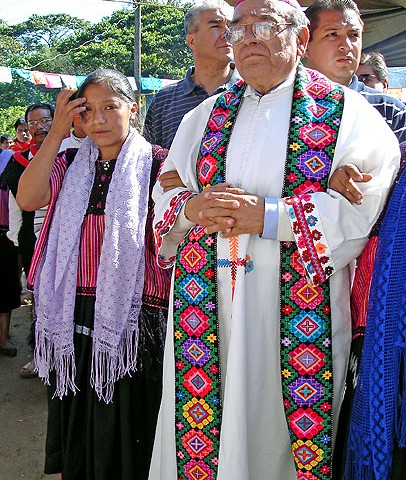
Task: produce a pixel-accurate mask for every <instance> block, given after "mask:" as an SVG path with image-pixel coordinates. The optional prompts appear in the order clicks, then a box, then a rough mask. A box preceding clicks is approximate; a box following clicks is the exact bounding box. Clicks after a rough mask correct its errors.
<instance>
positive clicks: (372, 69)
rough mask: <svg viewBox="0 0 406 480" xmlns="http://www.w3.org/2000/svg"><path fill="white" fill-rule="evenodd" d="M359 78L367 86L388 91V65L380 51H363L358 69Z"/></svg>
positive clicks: (384, 91)
mask: <svg viewBox="0 0 406 480" xmlns="http://www.w3.org/2000/svg"><path fill="white" fill-rule="evenodd" d="M356 74H357V77H358V80H359V81H360V82H362V83H364V84H365V85H366V86H367V87H370V88H373V89H375V90H379V91H380V92H383V93H386V92H387V90H388V86H389V79H388V67H387V66H386V62H385V57H384V56H383V55H382V54H381V53H379V52H371V53H363V54H362V55H361V61H360V64H359V67H358V70H357V71H356Z"/></svg>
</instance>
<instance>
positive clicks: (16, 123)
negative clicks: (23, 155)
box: [14, 117, 27, 130]
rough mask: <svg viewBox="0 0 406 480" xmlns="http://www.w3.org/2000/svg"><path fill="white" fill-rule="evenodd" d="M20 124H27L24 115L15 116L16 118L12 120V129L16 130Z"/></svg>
mask: <svg viewBox="0 0 406 480" xmlns="http://www.w3.org/2000/svg"><path fill="white" fill-rule="evenodd" d="M20 125H27V122H26V121H25V119H24V117H19V118H17V120H16V121H15V122H14V130H17V128H18V127H19V126H20Z"/></svg>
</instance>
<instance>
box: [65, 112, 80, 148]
mask: <svg viewBox="0 0 406 480" xmlns="http://www.w3.org/2000/svg"><path fill="white" fill-rule="evenodd" d="M85 138H86V133H85V131H84V130H83V127H82V121H81V119H80V115H76V117H75V118H74V119H73V122H72V131H70V132H69V135H68V136H67V137H66V138H64V139H63V140H62V143H61V152H64V151H65V150H67V149H68V148H79V147H80V146H81V145H82V142H83V140H84V139H85Z"/></svg>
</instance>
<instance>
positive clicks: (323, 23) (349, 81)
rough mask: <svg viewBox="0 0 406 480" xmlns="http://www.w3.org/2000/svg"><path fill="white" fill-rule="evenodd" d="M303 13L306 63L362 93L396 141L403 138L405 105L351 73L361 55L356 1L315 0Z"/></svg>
mask: <svg viewBox="0 0 406 480" xmlns="http://www.w3.org/2000/svg"><path fill="white" fill-rule="evenodd" d="M305 13H306V16H307V18H308V19H309V21H310V24H309V30H310V40H309V44H308V46H307V52H306V57H307V64H308V67H309V68H312V69H314V70H318V71H319V72H321V73H323V74H324V75H325V76H326V77H328V78H329V79H330V80H332V81H334V82H337V83H340V84H342V85H345V86H347V87H349V88H351V89H352V90H355V91H357V92H359V93H360V94H361V95H363V96H364V98H365V99H366V100H367V101H368V102H369V103H370V104H371V105H372V106H373V107H375V108H376V109H377V110H378V111H379V113H380V114H381V115H382V116H383V117H384V118H385V120H386V122H387V123H388V125H389V126H390V128H391V129H392V131H393V133H394V134H395V135H396V137H397V139H398V141H399V143H401V142H404V141H406V106H405V105H404V104H403V103H402V102H401V101H400V100H397V99H396V98H394V97H391V96H389V95H386V94H384V93H382V92H379V91H377V90H373V89H372V88H369V87H367V86H365V85H364V84H363V83H362V82H360V81H359V80H358V78H357V76H356V75H355V72H356V70H357V68H358V66H359V63H360V59H361V50H362V32H363V26H364V22H363V21H362V20H361V15H360V12H359V10H358V7H357V5H356V3H355V2H353V1H352V0H316V2H314V3H313V4H312V5H311V6H310V7H309V8H308V9H307V10H306V12H305Z"/></svg>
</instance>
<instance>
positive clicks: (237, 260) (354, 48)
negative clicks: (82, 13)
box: [0, 0, 406, 480]
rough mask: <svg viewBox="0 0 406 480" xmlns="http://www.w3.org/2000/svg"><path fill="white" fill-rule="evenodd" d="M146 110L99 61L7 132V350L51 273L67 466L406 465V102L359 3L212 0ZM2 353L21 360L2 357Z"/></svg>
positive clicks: (231, 479) (306, 470) (2, 323)
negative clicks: (368, 32) (393, 88)
mask: <svg viewBox="0 0 406 480" xmlns="http://www.w3.org/2000/svg"><path fill="white" fill-rule="evenodd" d="M184 23H185V35H186V42H187V45H188V46H189V48H190V50H191V52H192V55H193V60H194V64H193V66H191V67H190V69H189V70H188V72H187V74H186V76H185V78H184V79H182V80H181V81H179V82H178V83H176V84H173V85H170V86H168V87H165V88H163V89H162V90H161V91H159V92H158V93H157V94H156V96H155V97H154V100H153V101H152V103H151V105H150V107H149V109H148V112H147V114H146V118H145V122H144V128H143V131H142V132H139V131H138V129H137V122H136V117H137V110H138V106H137V104H136V102H135V97H134V92H133V90H132V88H131V84H130V83H129V81H128V79H127V77H126V76H125V75H123V74H122V73H120V72H118V71H116V70H111V69H99V70H96V71H94V72H92V73H91V74H90V75H88V76H87V77H86V79H85V80H84V82H83V83H82V84H81V86H80V87H79V88H78V89H69V88H67V89H64V90H62V91H61V92H60V93H59V94H58V97H57V100H56V104H55V106H53V105H51V104H49V103H35V104H32V105H29V106H28V107H27V109H26V112H25V116H24V117H23V118H19V119H18V120H16V122H15V124H14V129H15V138H14V139H13V136H12V135H7V134H5V135H3V136H2V137H1V143H0V201H1V204H0V264H1V274H0V355H2V356H16V355H17V347H16V346H15V345H14V344H13V343H12V341H11V339H10V335H9V327H10V321H11V318H12V311H13V310H14V309H16V308H18V307H19V306H20V304H21V301H20V296H21V288H22V286H21V273H22V271H24V273H25V275H26V278H27V285H28V288H29V289H30V290H31V291H32V292H33V316H32V317H33V318H32V326H31V332H30V335H29V339H30V345H31V346H32V348H33V360H32V362H29V363H28V364H26V365H24V366H23V367H22V369H21V371H20V375H21V376H23V377H32V376H37V375H38V376H39V377H40V378H41V379H42V380H43V381H44V383H45V384H46V385H47V391H48V422H47V438H46V452H45V468H44V472H45V473H46V474H59V475H60V478H61V479H62V480H111V479H115V480H116V479H117V480H138V479H140V480H147V479H149V480H180V479H182V480H202V479H207V480H215V479H218V480H269V479H270V480H294V479H301V480H305V479H306V480H330V479H332V480H335V479H340V480H341V479H345V480H359V479H362V480H389V479H393V480H400V479H401V478H403V475H404V473H403V472H404V470H405V468H404V467H405V466H406V454H405V452H406V451H405V448H406V393H405V384H406V378H405V372H406V365H405V358H406V352H405V351H404V350H405V348H406V276H405V273H404V272H405V265H404V264H405V258H406V257H405V252H404V251H405V247H406V245H405V242H406V222H405V220H404V211H403V206H405V182H406V177H405V175H406V174H405V173H404V168H403V167H404V164H405V147H406V106H405V105H404V104H403V103H402V102H401V101H399V100H397V99H395V98H393V97H391V96H390V95H388V94H387V88H388V76H387V69H386V66H385V62H384V58H383V57H382V55H380V54H379V53H374V54H369V55H364V56H362V57H361V54H362V33H363V26H364V25H363V21H362V18H361V14H360V12H359V10H358V7H357V5H356V3H355V2H354V1H353V0H316V1H315V2H313V4H312V5H311V6H310V7H309V8H307V9H306V10H305V11H304V10H303V8H302V7H301V5H300V4H299V3H298V1H297V0H237V2H236V3H235V5H234V8H231V7H230V6H229V5H228V4H227V3H225V2H224V1H223V0H203V1H202V2H200V3H197V4H196V5H194V6H192V7H191V8H190V9H189V10H188V12H187V13H186V15H185V22H184ZM0 360H1V359H0Z"/></svg>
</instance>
